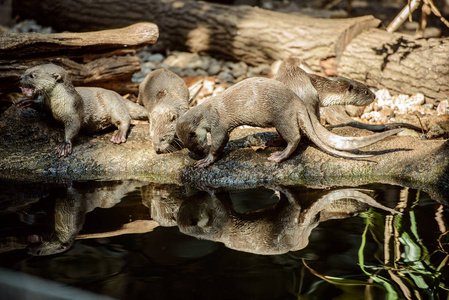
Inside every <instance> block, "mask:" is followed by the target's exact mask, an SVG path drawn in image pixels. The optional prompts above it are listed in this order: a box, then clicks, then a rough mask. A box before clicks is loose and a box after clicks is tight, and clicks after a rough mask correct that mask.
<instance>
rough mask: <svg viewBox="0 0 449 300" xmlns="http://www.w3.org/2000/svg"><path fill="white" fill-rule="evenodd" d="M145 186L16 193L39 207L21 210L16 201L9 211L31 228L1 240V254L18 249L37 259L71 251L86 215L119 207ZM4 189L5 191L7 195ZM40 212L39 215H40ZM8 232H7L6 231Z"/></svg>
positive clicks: (96, 186)
mask: <svg viewBox="0 0 449 300" xmlns="http://www.w3.org/2000/svg"><path fill="white" fill-rule="evenodd" d="M141 185H142V184H139V183H135V182H128V181H123V182H114V183H108V182H98V183H95V184H93V185H91V186H88V187H86V185H82V186H81V189H79V188H78V187H77V185H76V184H74V185H73V186H72V185H69V186H64V185H57V186H48V187H45V188H44V187H42V190H39V192H36V191H35V190H31V189H30V190H28V189H26V186H24V187H23V189H22V190H21V191H16V197H17V198H25V199H27V198H30V195H31V196H32V198H31V200H32V202H33V203H35V208H31V207H30V204H31V203H25V204H24V205H22V206H19V207H17V204H16V201H14V199H12V198H11V199H12V200H10V202H12V203H10V207H9V208H8V207H3V209H4V210H6V211H11V212H14V211H16V214H17V215H18V216H19V218H20V220H21V221H22V222H21V223H25V224H28V225H33V226H27V227H24V228H23V229H21V230H20V235H17V234H15V230H14V228H12V230H10V231H12V232H10V234H11V235H10V236H7V237H4V234H5V232H4V234H3V236H2V237H0V253H3V252H8V251H11V250H14V249H24V248H27V249H28V252H29V254H31V255H36V256H44V255H53V254H57V253H61V252H64V251H66V250H68V249H70V248H71V246H72V245H73V243H74V241H75V238H76V237H77V235H78V233H79V232H80V230H81V229H82V227H83V224H84V220H85V215H86V214H87V213H89V212H91V211H93V210H94V209H95V208H111V207H113V206H115V205H116V204H117V203H119V202H120V201H121V200H122V198H123V197H124V196H125V195H126V194H128V193H129V192H131V191H133V190H135V189H136V188H138V187H140V186H141ZM6 188H7V187H4V188H3V189H2V190H1V191H5V189H6ZM36 211H37V212H36ZM5 231H6V230H5Z"/></svg>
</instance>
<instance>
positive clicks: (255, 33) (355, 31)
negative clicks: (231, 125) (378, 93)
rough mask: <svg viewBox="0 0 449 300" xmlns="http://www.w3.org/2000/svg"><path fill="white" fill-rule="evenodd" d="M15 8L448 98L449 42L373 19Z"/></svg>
mask: <svg viewBox="0 0 449 300" xmlns="http://www.w3.org/2000/svg"><path fill="white" fill-rule="evenodd" d="M13 4H14V11H15V13H16V14H18V15H21V16H22V17H24V18H33V19H37V20H38V22H39V23H42V24H45V25H50V26H53V27H54V28H56V29H58V30H70V31H79V30H98V29H105V28H114V27H120V26H125V25H129V24H132V23H134V22H140V21H150V22H154V23H156V24H157V25H158V26H159V28H160V30H161V36H160V39H159V41H158V46H162V45H163V46H164V47H166V48H169V49H172V50H173V49H180V50H188V51H191V52H200V53H212V54H213V55H221V56H225V57H228V58H231V59H235V60H241V61H244V62H246V63H249V64H259V63H271V62H273V61H275V60H282V59H285V58H286V57H288V56H290V55H296V56H299V57H300V58H302V59H303V60H305V61H306V62H307V63H308V64H309V65H310V66H311V67H312V69H314V70H315V71H322V72H323V73H324V74H326V75H344V76H348V77H352V78H354V79H357V80H360V81H362V82H367V84H368V85H370V86H375V87H377V88H387V89H391V90H392V91H395V92H398V93H404V94H413V93H416V92H421V93H423V94H424V95H425V96H426V97H429V98H432V99H437V100H442V99H446V98H447V95H448V94H449V80H448V74H449V72H448V68H449V66H448V64H447V63H444V62H445V61H447V60H448V59H449V51H447V47H448V46H447V45H448V43H449V41H448V39H429V40H418V39H415V38H412V37H401V36H399V35H398V34H394V33H387V32H386V31H384V30H369V31H365V30H366V29H373V28H376V27H378V26H379V24H380V21H379V20H377V19H375V18H373V17H372V16H365V17H360V18H352V19H320V18H310V17H304V16H297V15H289V14H285V13H278V12H273V11H267V10H264V9H260V8H256V7H249V6H224V5H219V4H211V3H203V2H198V1H182V0H180V1H175V0H164V1H162V0H149V1H148V0H131V1H116V2H113V3H110V1H106V0H101V1H95V2H94V3H92V1H89V0H77V1H74V0H62V1H57V0H40V1H36V0H34V1H29V0H26V1H25V0H14V1H13ZM47 16H52V17H51V18H48V17H47ZM364 31H365V32H364ZM362 32H364V33H363V34H362V35H361V36H360V37H359V38H356V37H358V35H359V34H360V33H362ZM354 38H356V39H354ZM410 54H413V55H410ZM384 73H385V74H384ZM384 75H385V76H384ZM433 79H435V80H433Z"/></svg>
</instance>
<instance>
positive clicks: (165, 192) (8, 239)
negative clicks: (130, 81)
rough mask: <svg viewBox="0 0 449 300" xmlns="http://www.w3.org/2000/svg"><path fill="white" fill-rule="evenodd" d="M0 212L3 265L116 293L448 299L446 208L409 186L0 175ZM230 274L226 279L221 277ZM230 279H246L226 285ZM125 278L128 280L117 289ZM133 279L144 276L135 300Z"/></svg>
mask: <svg viewBox="0 0 449 300" xmlns="http://www.w3.org/2000/svg"><path fill="white" fill-rule="evenodd" d="M0 208H1V218H0V226H1V227H0V228H2V229H1V232H0V261H1V264H0V266H2V267H8V268H11V269H15V270H20V271H21V272H24V273H30V274H35V275H38V276H42V277H47V278H51V279H52V280H56V281H58V282H64V283H67V284H71V285H75V286H78V287H82V288H83V289H87V290H90V291H94V292H97V293H102V294H106V295H109V296H112V297H116V298H120V299H133V298H134V299H137V298H136V297H140V298H141V297H143V295H146V296H151V295H154V293H156V294H157V293H160V294H161V295H163V297H162V296H161V297H160V299H163V298H166V299H172V298H182V297H173V294H165V292H164V293H162V292H161V291H160V290H159V289H158V288H156V286H157V284H156V282H158V283H160V280H164V279H166V280H170V281H172V282H170V284H168V283H167V282H165V281H164V282H165V283H164V284H166V285H169V286H171V288H173V289H174V290H176V293H179V295H184V294H185V293H193V294H194V295H196V298H197V299H207V298H210V296H211V295H213V296H214V297H215V298H216V299H232V298H234V299H237V298H240V297H238V296H236V295H238V293H242V291H243V290H245V291H246V292H247V294H245V295H246V296H245V297H247V299H251V298H253V299H273V298H276V297H283V298H285V299H287V298H289V297H291V298H292V299H293V298H296V297H298V295H303V296H305V295H308V296H309V297H312V295H313V297H312V298H314V297H317V295H318V294H320V293H324V294H323V295H321V298H323V297H324V298H332V297H327V295H328V293H331V294H332V295H338V294H340V293H342V291H348V290H350V291H351V293H353V294H354V293H355V294H356V295H359V296H360V295H365V294H367V293H368V294H369V295H371V296H373V295H383V296H385V295H389V296H392V297H396V298H414V297H418V298H432V297H435V296H439V297H442V296H445V295H446V297H447V289H448V281H449V269H448V266H447V265H448V261H449V234H448V224H447V220H448V213H449V209H448V207H447V206H444V205H443V204H440V203H438V202H435V201H433V200H432V199H430V198H429V197H428V196H427V195H425V194H424V193H421V192H419V191H416V190H412V189H408V188H403V187H393V186H387V185H376V184H373V185H369V186H364V187H360V188H338V189H328V190H323V189H308V188H305V187H273V188H254V189H246V190H224V189H217V190H211V189H209V190H199V189H195V188H190V187H185V186H173V185H156V184H149V183H145V182H137V181H120V182H74V183H50V184H42V183H39V184H34V183H18V182H6V183H5V182H3V183H2V184H0ZM181 233H183V234H181ZM224 246H226V247H227V248H224ZM225 249H227V250H225ZM229 249H234V250H237V251H238V252H237V251H232V250H229ZM244 253H246V254H244ZM33 257H36V259H38V258H39V260H36V259H33ZM217 259H219V261H220V263H218V261H217ZM303 260H305V262H304V263H303ZM256 266H258V267H256ZM262 266H263V267H262ZM170 270H172V271H174V272H176V274H177V275H176V276H174V277H173V274H172V273H170V272H172V271H170ZM306 270H308V271H306ZM223 272H224V273H226V274H228V275H229V276H230V277H229V278H228V279H227V280H228V281H226V280H225V281H223V280H220V279H219V278H223V276H224V275H223V274H224V273H223ZM254 272H255V273H254ZM276 272H278V274H282V275H279V276H278V277H275V276H274V275H275V274H276ZM181 274H183V275H181ZM250 274H251V275H250ZM154 276H156V277H154ZM226 276H227V275H226ZM273 276H274V277H273ZM0 277H1V272H0ZM231 277H232V278H234V279H232V280H237V279H238V280H240V281H241V282H240V283H239V285H238V286H239V287H237V285H236V284H235V282H233V288H231V290H232V291H231V290H229V291H227V290H226V289H229V285H228V283H229V280H231V279H230V278H231ZM106 278H108V280H107V282H106V281H105V280H106ZM151 278H153V279H151ZM154 278H158V280H155V279H154ZM226 278H227V277H226ZM250 278H251V283H250V282H249V281H248V280H250ZM255 278H258V279H257V280H255ZM194 279H195V280H200V281H201V282H204V281H206V282H208V280H211V281H213V284H212V285H211V286H210V287H205V286H204V285H203V284H198V283H194ZM173 281H176V282H173ZM100 282H104V283H102V284H99V283H100ZM119 282H121V284H122V285H125V286H122V288H119V289H117V286H118V285H119ZM131 282H140V283H139V284H137V283H134V284H137V285H138V287H136V291H135V292H133V293H131V294H132V297H131V296H130V295H131V294H129V295H128V293H129V289H130V288H131V287H130V286H131ZM150 282H151V283H150ZM225 282H226V283H225ZM274 282H277V283H276V284H277V288H275V289H274V290H273V289H270V292H268V290H267V288H266V286H269V285H270V284H273V283H274ZM287 282H288V283H289V284H288V285H287V286H286V283H287ZM153 283H154V284H153ZM226 285H227V287H226ZM248 285H249V286H252V290H254V291H251V292H248V291H247V290H246V289H247V288H248ZM114 288H115V289H114ZM213 288H215V289H217V288H218V289H219V290H221V291H222V292H223V294H222V295H216V294H214V293H217V292H213ZM193 290H195V291H196V292H193ZM198 290H202V292H201V293H199V292H198ZM206 290H207V292H206ZM256 290H257V291H258V292H255V291H256ZM106 291H107V292H106ZM323 291H325V292H323ZM170 293H174V292H173V291H171V292H170ZM248 293H249V294H248ZM256 294H257V296H256ZM177 295H178V294H177ZM201 295H202V296H201ZM205 295H207V297H206V296H205ZM225 295H226V297H225ZM268 295H270V297H268ZM287 295H289V296H287ZM0 298H1V297H0Z"/></svg>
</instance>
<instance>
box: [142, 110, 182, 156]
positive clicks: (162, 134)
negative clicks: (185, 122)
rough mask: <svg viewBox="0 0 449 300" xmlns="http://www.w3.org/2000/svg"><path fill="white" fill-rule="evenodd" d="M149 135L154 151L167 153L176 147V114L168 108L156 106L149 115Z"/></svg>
mask: <svg viewBox="0 0 449 300" xmlns="http://www.w3.org/2000/svg"><path fill="white" fill-rule="evenodd" d="M149 119H150V137H151V141H152V144H153V148H154V150H155V151H156V153H158V154H160V153H168V152H172V151H174V150H175V149H176V147H175V145H173V144H174V142H175V131H176V121H177V120H178V115H177V114H176V113H174V112H173V111H170V110H169V109H164V108H156V109H154V110H153V111H152V112H151V114H150V116H149Z"/></svg>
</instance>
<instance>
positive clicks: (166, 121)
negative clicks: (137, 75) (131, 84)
mask: <svg viewBox="0 0 449 300" xmlns="http://www.w3.org/2000/svg"><path fill="white" fill-rule="evenodd" d="M137 102H138V103H139V104H141V105H143V106H145V107H146V108H147V109H148V112H149V117H148V119H149V120H150V136H151V140H152V144H153V148H154V150H155V151H156V153H158V154H160V153H167V152H172V151H173V150H175V149H176V146H179V142H178V139H177V138H176V135H175V126H176V121H177V120H178V118H179V117H180V116H181V115H183V114H184V113H185V112H186V111H187V110H188V109H189V89H188V88H187V85H186V84H185V82H184V80H182V79H181V78H180V77H179V76H178V75H176V74H175V73H173V72H171V71H169V70H166V69H157V70H154V71H152V72H150V73H149V74H148V75H147V76H146V77H145V79H144V80H143V81H142V83H141V84H140V86H139V96H138V100H137Z"/></svg>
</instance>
